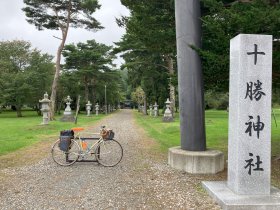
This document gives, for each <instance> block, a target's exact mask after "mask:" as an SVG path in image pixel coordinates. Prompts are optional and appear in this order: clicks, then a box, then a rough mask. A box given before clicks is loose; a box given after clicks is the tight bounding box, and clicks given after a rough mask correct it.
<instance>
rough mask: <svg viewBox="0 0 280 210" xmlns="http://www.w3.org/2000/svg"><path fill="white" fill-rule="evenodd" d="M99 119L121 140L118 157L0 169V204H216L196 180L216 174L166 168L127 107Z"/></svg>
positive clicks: (67, 206) (73, 206) (213, 206)
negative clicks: (112, 161)
mask: <svg viewBox="0 0 280 210" xmlns="http://www.w3.org/2000/svg"><path fill="white" fill-rule="evenodd" d="M101 124H105V125H107V126H108V127H110V128H112V129H113V130H114V131H115V133H116V135H115V139H117V140H119V142H120V143H121V144H122V146H123V149H124V156H123V160H122V162H121V163H119V164H118V165H117V166H115V167H113V168H106V167H102V166H100V165H98V164H97V163H75V164H74V165H72V166H70V167H61V166H58V165H56V164H55V163H54V162H53V161H52V159H51V157H50V156H49V157H47V158H45V159H43V160H40V161H39V162H37V163H36V164H32V165H30V166H23V167H18V168H7V169H2V170H0V173H1V174H2V176H1V177H2V180H1V179H0V181H1V182H0V201H1V202H0V209H207V210H208V209H220V207H219V206H217V205H216V204H215V203H214V202H213V201H212V199H211V198H210V197H208V195H207V194H206V193H205V192H204V191H203V190H202V188H201V185H200V181H201V180H206V179H208V180H209V179H214V176H208V177H207V176H194V175H190V174H187V173H184V172H181V171H177V170H174V169H172V168H170V167H169V166H168V165H167V159H166V157H167V154H164V155H161V154H160V152H159V151H158V150H156V149H155V148H158V147H157V143H155V142H154V141H153V140H151V139H150V138H148V137H147V135H146V134H145V132H144V131H143V130H142V129H141V128H138V127H137V126H136V125H135V122H134V120H133V114H132V111H131V110H122V111H120V112H117V113H115V114H112V115H111V116H110V117H108V118H106V119H104V120H103V121H102V122H100V123H98V125H101ZM91 130H93V131H98V126H96V127H92V128H91ZM49 148H50V147H49ZM49 148H48V149H49ZM30 155H31V154H30ZM3 177H4V178H3Z"/></svg>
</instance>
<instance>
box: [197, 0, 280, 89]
mask: <svg viewBox="0 0 280 210" xmlns="http://www.w3.org/2000/svg"><path fill="white" fill-rule="evenodd" d="M202 3H203V17H202V28H203V38H202V41H203V45H202V46H203V48H202V50H201V51H200V54H201V57H202V60H203V72H204V78H205V87H206V89H207V90H209V89H215V90H217V91H223V92H226V91H228V81H229V47H230V45H229V43H230V39H231V38H233V37H234V36H236V35H238V34H239V33H244V34H271V35H273V36H274V37H275V38H278V37H279V36H280V32H279V26H280V19H279V16H280V5H279V3H275V2H274V3H273V2H272V1H267V0H253V1H250V3H248V2H247V3H242V1H217V0H202ZM228 3H231V4H228ZM279 47H280V42H278V41H277V42H274V43H273V49H274V51H273V83H274V85H275V84H276V83H279V80H280V77H279V73H280V69H279V64H280V63H279V62H280V59H279V58H280V53H279V49H280V48H279ZM213 75H215V76H214V77H213Z"/></svg>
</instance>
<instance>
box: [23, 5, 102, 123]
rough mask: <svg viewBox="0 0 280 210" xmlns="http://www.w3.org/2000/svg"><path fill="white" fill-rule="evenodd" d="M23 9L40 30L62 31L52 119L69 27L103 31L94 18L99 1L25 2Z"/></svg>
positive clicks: (53, 90) (53, 91) (54, 80)
mask: <svg viewBox="0 0 280 210" xmlns="http://www.w3.org/2000/svg"><path fill="white" fill-rule="evenodd" d="M24 3H25V4H26V7H25V8H23V11H24V12H25V15H26V17H27V21H28V22H29V23H31V24H34V25H35V26H36V28H37V29H38V30H43V29H51V30H60V31H61V35H62V37H61V38H59V39H60V40H61V43H60V45H59V47H58V50H57V56H56V71H55V74H54V79H53V84H52V93H51V101H52V106H51V118H52V119H53V116H54V111H55V110H54V109H55V104H56V94H57V85H58V79H59V74H60V69H61V67H60V61H61V53H62V50H63V48H64V45H65V41H66V38H67V34H68V30H69V27H74V28H85V29H88V30H96V29H101V28H102V27H101V26H100V24H99V22H98V21H97V20H96V19H95V18H94V17H93V13H94V12H95V11H96V9H99V8H100V5H99V4H98V1H97V0H24Z"/></svg>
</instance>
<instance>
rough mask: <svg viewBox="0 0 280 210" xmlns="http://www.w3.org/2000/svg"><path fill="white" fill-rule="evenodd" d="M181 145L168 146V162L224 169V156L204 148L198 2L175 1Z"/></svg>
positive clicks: (198, 169) (203, 170)
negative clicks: (198, 50)
mask: <svg viewBox="0 0 280 210" xmlns="http://www.w3.org/2000/svg"><path fill="white" fill-rule="evenodd" d="M175 18H176V42H177V63H178V89H179V104H180V106H179V108H180V134H181V135H180V142H181V146H178V147H173V148H169V151H168V163H169V164H170V165H171V166H172V167H173V168H176V169H179V170H184V171H186V172H188V173H198V174H208V173H217V172H219V171H222V170H224V155H223V153H222V152H220V151H217V150H207V149H206V138H205V117H204V99H203V95H204V94H203V81H202V70H201V60H200V57H199V55H198V53H197V51H196V50H194V49H193V47H192V46H194V47H196V48H200V46H201V15H200V1H198V0H175Z"/></svg>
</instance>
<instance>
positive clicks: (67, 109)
mask: <svg viewBox="0 0 280 210" xmlns="http://www.w3.org/2000/svg"><path fill="white" fill-rule="evenodd" d="M71 102H72V99H71V98H70V96H67V98H66V108H65V111H64V115H72V110H71V107H70V104H71Z"/></svg>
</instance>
